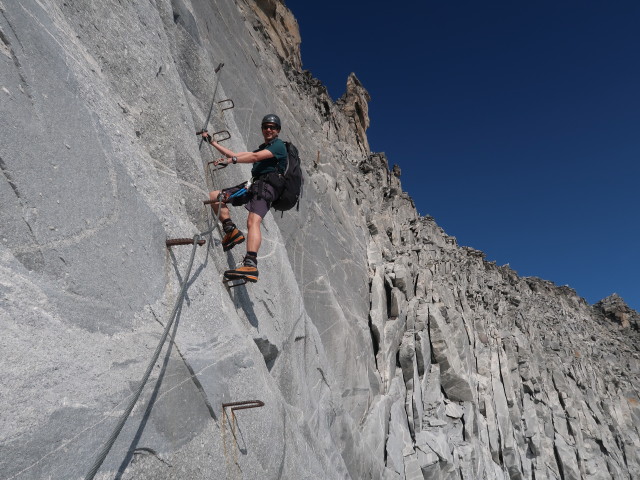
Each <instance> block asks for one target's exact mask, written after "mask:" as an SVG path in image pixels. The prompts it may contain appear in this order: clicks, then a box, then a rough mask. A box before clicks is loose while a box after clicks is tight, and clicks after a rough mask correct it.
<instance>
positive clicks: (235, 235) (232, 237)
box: [222, 227, 244, 252]
mask: <svg viewBox="0 0 640 480" xmlns="http://www.w3.org/2000/svg"><path fill="white" fill-rule="evenodd" d="M242 242H244V235H243V234H242V232H241V231H240V230H238V229H237V228H235V227H234V228H233V230H231V231H230V232H228V233H226V234H225V236H224V238H223V239H222V250H223V251H225V252H227V251H229V250H231V249H232V248H233V247H235V246H236V245H238V244H240V243H242Z"/></svg>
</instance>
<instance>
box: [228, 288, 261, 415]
mask: <svg viewBox="0 0 640 480" xmlns="http://www.w3.org/2000/svg"><path fill="white" fill-rule="evenodd" d="M234 282H238V283H234ZM222 283H224V286H225V287H227V288H235V287H239V286H241V285H244V284H245V283H247V279H246V278H225V279H224V280H222ZM258 406H259V407H261V406H262V405H258Z"/></svg>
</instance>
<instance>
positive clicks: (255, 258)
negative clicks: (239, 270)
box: [247, 252, 258, 265]
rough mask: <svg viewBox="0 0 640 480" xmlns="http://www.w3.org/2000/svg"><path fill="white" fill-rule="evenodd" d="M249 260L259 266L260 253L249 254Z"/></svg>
mask: <svg viewBox="0 0 640 480" xmlns="http://www.w3.org/2000/svg"><path fill="white" fill-rule="evenodd" d="M247 258H248V259H249V260H251V261H253V262H254V263H255V264H256V265H258V252H247Z"/></svg>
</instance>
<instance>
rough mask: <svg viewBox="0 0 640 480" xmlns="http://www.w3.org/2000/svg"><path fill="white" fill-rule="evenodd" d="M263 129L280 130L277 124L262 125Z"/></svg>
mask: <svg viewBox="0 0 640 480" xmlns="http://www.w3.org/2000/svg"><path fill="white" fill-rule="evenodd" d="M262 129H263V130H279V129H278V126H277V125H262Z"/></svg>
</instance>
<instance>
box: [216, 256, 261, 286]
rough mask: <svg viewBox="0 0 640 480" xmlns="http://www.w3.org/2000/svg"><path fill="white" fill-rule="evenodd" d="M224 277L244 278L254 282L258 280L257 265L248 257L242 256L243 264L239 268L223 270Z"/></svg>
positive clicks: (231, 278)
mask: <svg viewBox="0 0 640 480" xmlns="http://www.w3.org/2000/svg"><path fill="white" fill-rule="evenodd" d="M224 276H225V278H227V279H229V280H243V279H244V280H246V281H248V282H252V283H256V282H257V281H258V266H257V265H256V263H255V262H254V261H253V260H251V259H250V258H248V257H244V262H243V265H242V266H241V267H240V268H235V269H233V270H227V271H226V272H224Z"/></svg>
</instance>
